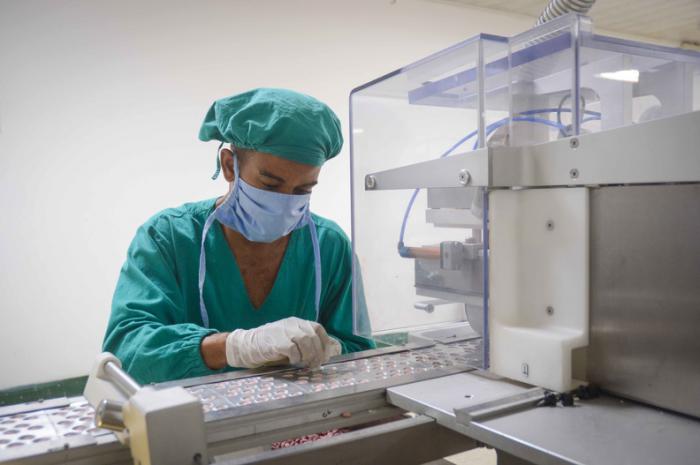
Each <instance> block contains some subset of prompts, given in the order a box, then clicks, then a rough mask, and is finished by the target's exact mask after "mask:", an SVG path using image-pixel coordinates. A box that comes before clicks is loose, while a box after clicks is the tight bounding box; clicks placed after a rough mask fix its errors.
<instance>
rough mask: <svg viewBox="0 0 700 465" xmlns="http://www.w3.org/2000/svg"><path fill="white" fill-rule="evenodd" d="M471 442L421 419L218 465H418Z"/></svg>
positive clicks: (424, 418) (407, 420)
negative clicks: (385, 464) (324, 464)
mask: <svg viewBox="0 0 700 465" xmlns="http://www.w3.org/2000/svg"><path fill="white" fill-rule="evenodd" d="M475 446H476V444H475V442H474V441H473V440H471V439H469V438H466V437H465V436H462V435H460V434H457V433H454V432H452V431H450V430H447V429H445V428H442V427H440V426H439V425H437V424H436V423H435V420H433V419H432V418H428V417H425V416H417V417H414V418H404V419H400V420H397V421H393V422H390V423H385V424H381V425H377V426H372V427H369V428H365V429H360V430H357V431H352V432H349V433H345V434H343V435H340V436H336V437H333V438H328V439H322V440H319V441H315V442H311V443H306V444H301V445H298V446H294V447H289V448H285V449H276V450H271V451H264V452H259V453H257V454H254V455H251V456H248V457H244V458H238V459H231V460H222V461H221V462H217V463H221V464H222V465H245V464H258V465H275V464H280V465H282V464H284V465H295V464H300V465H306V464H310V463H332V464H336V465H341V464H352V465H361V464H378V463H400V464H402V465H410V464H416V465H417V464H422V463H426V462H428V461H430V460H435V459H437V458H440V457H445V456H447V455H451V454H454V453H456V452H461V451H464V450H468V449H472V448H474V447H475Z"/></svg>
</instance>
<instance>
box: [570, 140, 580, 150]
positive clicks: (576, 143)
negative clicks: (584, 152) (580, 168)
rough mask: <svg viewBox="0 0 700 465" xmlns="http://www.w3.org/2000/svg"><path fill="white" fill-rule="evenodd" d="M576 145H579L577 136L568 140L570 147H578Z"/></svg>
mask: <svg viewBox="0 0 700 465" xmlns="http://www.w3.org/2000/svg"><path fill="white" fill-rule="evenodd" d="M578 146H579V141H578V137H572V138H571V139H570V140H569V147H571V148H572V149H575V148H578Z"/></svg>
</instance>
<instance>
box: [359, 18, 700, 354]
mask: <svg viewBox="0 0 700 465" xmlns="http://www.w3.org/2000/svg"><path fill="white" fill-rule="evenodd" d="M698 109H700V54H698V53H697V52H692V51H689V50H681V49H673V48H668V47H659V46H655V45H650V44H645V43H640V42H633V41H628V40H621V39H615V38H610V37H605V36H599V35H595V34H594V33H593V29H592V26H591V23H590V20H589V19H588V18H586V17H583V16H580V15H575V14H571V15H567V16H564V17H561V18H558V19H556V20H554V21H551V22H549V23H546V24H544V25H542V26H538V27H536V28H534V29H531V30H529V31H527V32H525V33H522V34H519V35H517V36H514V37H512V38H510V39H506V38H503V37H498V36H490V35H483V34H482V35H479V36H476V37H474V38H472V39H470V40H467V41H465V42H462V43H460V44H457V45H455V46H453V47H451V48H449V49H446V50H444V51H442V52H439V53H436V54H434V55H431V56H429V57H427V58H425V59H423V60H421V61H419V62H417V63H414V64H412V65H409V66H407V67H405V68H402V69H399V70H397V71H395V72H393V73H390V74H388V75H386V76H384V77H381V78H379V79H377V80H375V81H372V82H370V83H368V84H366V85H363V86H361V87H358V88H357V89H355V90H353V91H352V93H351V95H350V112H351V114H350V121H351V144H350V147H351V169H352V210H353V211H352V213H353V225H352V228H353V230H352V238H353V248H354V253H355V255H356V263H355V269H354V287H353V301H354V313H355V320H356V321H355V331H356V332H357V333H358V334H362V335H365V336H367V335H370V334H372V335H374V336H377V335H381V334H385V333H392V332H401V333H413V334H415V333H419V334H421V333H422V334H424V333H426V331H428V332H430V331H432V333H433V334H437V333H436V332H435V331H436V330H439V328H451V329H450V330H449V331H452V333H454V334H456V335H457V336H458V337H459V335H460V334H466V333H468V332H471V331H472V330H473V331H475V332H476V333H478V334H483V335H487V334H488V331H486V330H485V328H484V326H485V325H487V324H488V318H487V317H486V314H487V312H488V250H489V249H488V224H487V221H485V220H484V218H487V217H488V215H487V206H488V194H489V192H488V190H487V189H484V188H476V187H460V188H440V189H437V188H431V189H421V190H416V189H415V187H418V186H419V185H421V183H420V182H419V180H416V181H415V183H414V184H415V185H412V184H411V183H412V182H414V180H410V182H406V183H405V184H408V185H409V186H410V187H411V188H407V189H395V190H389V189H366V186H365V176H366V175H367V174H370V173H376V172H380V171H385V170H391V169H394V168H400V167H404V166H408V165H413V164H416V163H419V162H424V161H428V160H435V159H439V158H441V157H447V156H450V155H454V154H458V153H465V152H470V151H473V150H476V149H478V148H482V147H486V146H488V147H495V146H501V145H508V146H527V145H534V144H540V143H545V142H549V141H553V140H556V139H560V138H564V137H569V136H574V135H580V134H585V133H589V132H596V131H605V130H609V129H614V128H618V127H621V126H626V125H631V124H637V123H642V122H646V121H650V120H654V119H658V118H664V117H669V116H674V115H678V114H682V113H687V112H690V111H694V110H698ZM485 251H486V252H485ZM455 328H456V329H455ZM459 328H462V329H459ZM453 329H454V331H453ZM449 331H448V332H449ZM460 331H462V332H460ZM438 332H439V331H438ZM471 334H473V333H471ZM485 342H486V346H488V344H487V343H488V341H485Z"/></svg>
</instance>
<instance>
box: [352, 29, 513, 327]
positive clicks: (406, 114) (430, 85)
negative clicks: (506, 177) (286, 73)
mask: <svg viewBox="0 0 700 465" xmlns="http://www.w3.org/2000/svg"><path fill="white" fill-rule="evenodd" d="M507 63H508V47H507V40H506V39H505V38H502V37H496V36H487V35H480V36H477V37H474V38H472V39H470V40H467V41H465V42H463V43H460V44H458V45H456V46H454V47H452V48H450V49H447V50H444V51H442V52H440V53H437V54H435V55H433V56H430V57H428V58H426V59H424V60H421V61H420V62H417V63H414V64H412V65H410V66H407V67H405V68H402V69H400V70H398V71H395V72H393V73H391V74H389V75H387V76H385V77H382V78H380V79H377V80H376V81H373V82H371V83H369V84H367V85H365V86H362V87H360V88H357V89H355V90H354V91H353V92H352V94H351V97H350V107H351V131H352V134H351V153H352V173H353V178H352V201H353V232H352V235H353V247H354V252H355V255H356V263H355V270H354V291H353V292H354V305H355V309H354V310H355V315H356V324H355V330H356V332H358V333H360V334H363V335H368V333H370V332H371V333H373V334H374V335H375V336H376V335H378V334H380V335H381V334H383V333H387V332H392V331H408V330H415V329H418V328H420V329H426V330H427V329H434V328H436V327H440V326H442V327H445V326H449V327H451V328H456V331H458V332H460V333H464V334H470V335H472V336H473V335H474V333H473V332H472V329H471V328H470V326H469V325H468V324H467V322H469V323H471V327H472V328H473V329H474V330H475V331H476V332H478V333H481V332H482V331H483V329H482V328H483V321H484V317H483V315H484V307H483V302H484V289H485V285H484V272H483V270H484V266H485V263H484V255H483V241H484V236H485V233H484V220H483V218H484V212H483V208H484V207H483V191H481V190H480V189H478V188H467V187H464V188H455V189H451V188H448V189H427V190H425V189H424V190H414V189H406V190H381V191H367V190H365V180H364V176H365V174H367V173H371V172H376V171H381V170H387V169H391V168H397V167H401V166H405V165H410V164H413V163H417V162H421V161H427V160H432V159H437V158H440V157H445V156H448V155H452V154H455V153H464V152H469V151H472V150H474V149H476V148H477V147H480V146H483V144H484V140H485V139H484V136H485V130H486V127H487V126H488V125H489V124H492V123H494V122H496V121H500V120H503V119H504V118H507V117H508V111H509V99H508V75H507V69H508V67H507Z"/></svg>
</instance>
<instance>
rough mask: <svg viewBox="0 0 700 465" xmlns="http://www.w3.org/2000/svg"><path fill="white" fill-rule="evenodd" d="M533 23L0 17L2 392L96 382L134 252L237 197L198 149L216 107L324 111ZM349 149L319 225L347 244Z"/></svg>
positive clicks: (333, 172)
mask: <svg viewBox="0 0 700 465" xmlns="http://www.w3.org/2000/svg"><path fill="white" fill-rule="evenodd" d="M531 25H532V19H531V18H526V17H518V16H508V15H505V14H503V13H495V12H489V11H487V10H478V9H467V8H463V7H455V6H451V5H446V4H441V3H433V2H424V1H421V0H398V1H393V2H392V1H389V0H353V1H349V0H348V1H341V0H277V1H271V0H268V1H253V0H251V1H233V0H230V1H174V0H167V1H166V0H159V1H143V0H129V1H123V0H120V1H118V0H113V1H106V0H75V1H63V0H45V1H32V0H0V207H1V211H2V215H1V216H0V264H1V266H2V278H1V279H0V388H6V387H9V386H15V385H21V384H27V383H33V382H43V381H49V380H53V379H61V378H66V377H71V376H79V375H82V374H85V373H86V372H87V370H88V369H89V367H90V365H91V362H92V359H93V357H94V356H95V354H97V352H98V351H99V350H100V345H101V341H102V336H103V333H104V328H105V325H106V321H107V317H108V315H109V308H110V301H111V297H112V292H113V289H114V285H115V282H116V278H117V274H118V272H119V268H120V266H121V264H122V261H123V258H124V256H125V252H126V248H127V246H128V244H129V242H130V240H131V237H132V235H133V233H134V231H135V229H136V228H137V226H138V225H139V224H141V223H142V222H143V221H145V220H146V219H147V218H148V217H149V216H150V215H151V214H153V213H155V212H157V211H158V210H161V209H163V208H165V207H168V206H176V205H179V204H181V203H183V202H186V201H190V200H198V199H202V198H207V197H213V196H216V195H218V194H221V193H223V192H224V191H225V188H226V187H225V185H224V183H223V181H222V180H219V181H217V182H212V181H210V180H209V175H210V174H211V173H212V170H213V169H214V157H215V144H214V143H209V144H204V143H202V142H199V141H198V140H197V132H198V129H199V124H200V122H201V119H202V117H203V115H204V113H205V112H206V110H207V108H208V106H209V105H210V103H211V102H212V101H213V100H214V99H215V98H218V97H222V96H226V95H230V94H233V93H237V92H240V91H243V90H247V89H249V88H252V87H257V86H279V87H289V88H292V89H296V90H299V91H302V92H306V93H309V94H311V95H314V96H316V97H318V98H320V99H321V100H324V101H326V102H327V103H328V104H330V105H331V106H332V107H333V108H334V109H335V110H336V112H337V113H338V115H339V116H340V117H341V119H342V120H343V126H344V129H345V131H346V138H347V113H348V105H347V101H348V94H349V92H350V90H351V89H352V88H353V87H355V86H357V85H359V84H362V83H364V82H366V81H368V80H370V79H373V78H375V77H378V76H379V75H382V74H384V73H386V72H388V71H391V70H392V69H395V68H397V67H399V66H401V65H404V64H407V63H409V62H412V61H414V60H416V59H419V58H421V57H423V56H425V55H427V54H429V53H432V52H434V51H436V50H439V49H441V48H444V47H446V46H449V45H451V44H453V43H455V42H458V41H460V40H462V39H465V38H467V37H469V36H472V35H474V34H475V33H478V32H490V33H494V34H503V35H510V34H513V33H516V32H520V31H522V30H524V29H526V28H528V27H530V26H531ZM348 165H349V162H348V148H347V145H346V147H345V148H344V150H343V152H342V154H341V155H340V156H339V157H338V158H337V159H336V160H334V161H332V162H330V163H329V164H328V165H327V166H326V167H324V169H323V172H322V175H321V179H320V181H321V182H320V185H319V186H318V187H317V189H315V194H314V196H313V198H312V206H313V209H314V210H315V211H316V212H317V213H319V214H321V215H325V216H328V217H330V218H333V219H335V220H336V221H337V222H338V223H340V225H341V226H342V227H344V228H345V229H346V230H347V231H349V226H350V207H349V173H348Z"/></svg>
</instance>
